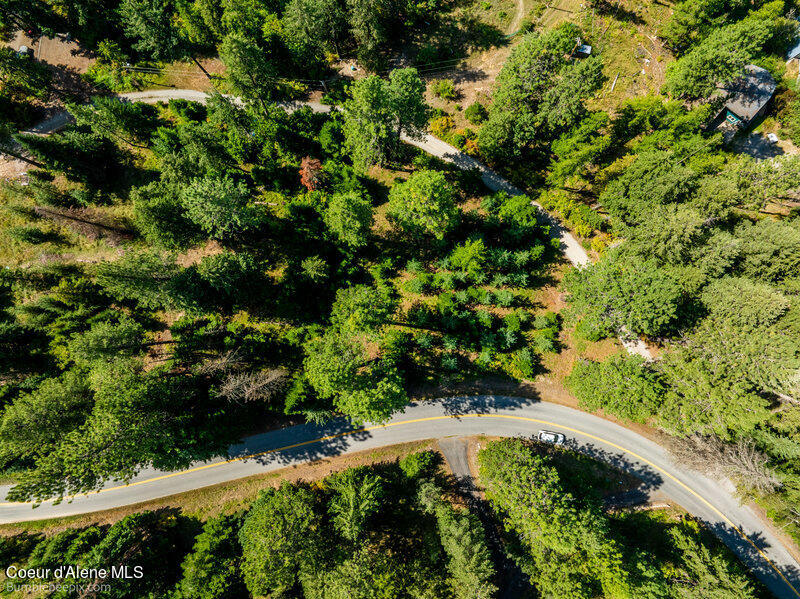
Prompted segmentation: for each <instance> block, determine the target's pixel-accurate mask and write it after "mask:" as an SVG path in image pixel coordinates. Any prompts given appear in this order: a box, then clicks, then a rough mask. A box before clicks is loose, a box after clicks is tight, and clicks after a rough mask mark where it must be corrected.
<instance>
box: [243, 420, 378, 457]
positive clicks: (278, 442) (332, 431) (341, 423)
mask: <svg viewBox="0 0 800 599" xmlns="http://www.w3.org/2000/svg"><path fill="white" fill-rule="evenodd" d="M370 436H371V435H370V433H369V431H367V430H365V429H364V428H363V427H359V426H356V425H354V424H353V423H352V422H350V421H349V420H347V419H336V420H332V421H329V422H327V423H326V424H324V425H300V426H295V427H289V428H286V429H282V430H280V431H273V432H272V433H269V434H267V435H257V436H255V437H253V438H250V439H248V440H247V441H246V442H245V443H242V444H240V445H235V446H233V447H232V448H231V449H230V450H229V452H228V453H229V455H230V457H231V458H237V459H241V460H243V461H250V460H253V461H257V462H258V463H259V464H263V465H269V464H282V465H288V464H291V463H294V462H299V461H313V460H320V459H323V458H329V457H333V456H337V455H340V454H342V453H344V452H346V451H347V450H348V449H349V448H350V447H351V446H352V445H353V444H354V443H357V442H359V441H364V440H365V439H368V438H369V437H370Z"/></svg>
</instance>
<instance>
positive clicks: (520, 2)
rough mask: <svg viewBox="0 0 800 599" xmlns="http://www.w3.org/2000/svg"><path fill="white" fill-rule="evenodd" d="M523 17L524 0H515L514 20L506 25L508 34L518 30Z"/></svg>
mask: <svg viewBox="0 0 800 599" xmlns="http://www.w3.org/2000/svg"><path fill="white" fill-rule="evenodd" d="M524 17H525V0H517V13H516V14H515V15H514V20H513V21H511V25H509V26H508V32H507V33H508V34H509V35H511V34H512V33H516V32H517V31H518V30H519V26H520V23H522V19H523V18H524Z"/></svg>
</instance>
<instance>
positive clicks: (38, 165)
mask: <svg viewBox="0 0 800 599" xmlns="http://www.w3.org/2000/svg"><path fill="white" fill-rule="evenodd" d="M0 154H7V155H8V156H11V157H12V158H16V159H17V160H22V162H25V163H26V164H30V165H31V166H35V167H36V168H44V164H42V163H41V162H37V161H35V160H32V159H30V158H26V157H25V156H23V155H22V154H20V153H18V152H12V151H11V150H9V149H8V148H7V147H5V146H2V147H0Z"/></svg>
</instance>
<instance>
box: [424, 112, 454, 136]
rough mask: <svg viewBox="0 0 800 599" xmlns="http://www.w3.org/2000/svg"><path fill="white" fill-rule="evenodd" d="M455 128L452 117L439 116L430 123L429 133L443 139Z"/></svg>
mask: <svg viewBox="0 0 800 599" xmlns="http://www.w3.org/2000/svg"><path fill="white" fill-rule="evenodd" d="M455 126H456V124H455V122H453V119H452V117H449V116H440V117H438V118H435V119H433V120H432V121H431V124H430V129H431V133H433V134H434V135H435V136H436V137H439V138H445V137H448V136H449V134H450V131H451V130H452V129H453V127H455Z"/></svg>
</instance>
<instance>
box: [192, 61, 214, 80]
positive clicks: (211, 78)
mask: <svg viewBox="0 0 800 599" xmlns="http://www.w3.org/2000/svg"><path fill="white" fill-rule="evenodd" d="M192 60H193V61H194V64H196V65H197V68H198V69H200V70H201V71H203V74H205V76H206V77H208V80H209V81H212V82H213V81H214V78H213V77H212V76H211V73H209V72H208V71H206V70H205V69H204V68H203V65H201V64H200V61H199V60H197V58H196V57H194V56H192Z"/></svg>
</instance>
